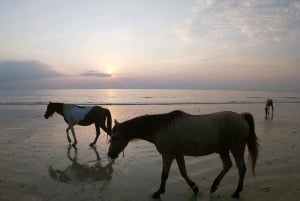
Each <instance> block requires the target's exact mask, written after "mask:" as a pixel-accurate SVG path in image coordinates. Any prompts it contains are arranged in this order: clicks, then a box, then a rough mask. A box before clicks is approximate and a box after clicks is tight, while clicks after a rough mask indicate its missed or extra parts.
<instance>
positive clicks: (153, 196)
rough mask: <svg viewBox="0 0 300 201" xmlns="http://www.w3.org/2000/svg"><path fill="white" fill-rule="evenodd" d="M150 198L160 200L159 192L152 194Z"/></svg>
mask: <svg viewBox="0 0 300 201" xmlns="http://www.w3.org/2000/svg"><path fill="white" fill-rule="evenodd" d="M151 198H153V199H158V198H160V193H159V192H155V193H153V194H152V196H151Z"/></svg>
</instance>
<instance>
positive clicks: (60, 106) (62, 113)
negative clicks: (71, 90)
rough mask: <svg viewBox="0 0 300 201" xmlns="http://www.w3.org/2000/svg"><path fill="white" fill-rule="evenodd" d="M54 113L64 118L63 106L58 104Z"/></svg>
mask: <svg viewBox="0 0 300 201" xmlns="http://www.w3.org/2000/svg"><path fill="white" fill-rule="evenodd" d="M55 112H57V113H58V114H60V115H62V116H65V115H64V104H62V103H61V104H59V105H58V106H57V108H56V110H55Z"/></svg>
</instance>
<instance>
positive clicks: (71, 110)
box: [64, 104, 93, 123]
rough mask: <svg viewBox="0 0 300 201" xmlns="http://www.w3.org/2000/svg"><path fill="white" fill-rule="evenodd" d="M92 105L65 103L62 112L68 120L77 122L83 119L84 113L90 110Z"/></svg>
mask: <svg viewBox="0 0 300 201" xmlns="http://www.w3.org/2000/svg"><path fill="white" fill-rule="evenodd" d="M92 108H93V107H92V106H86V107H81V106H77V105H67V104H66V105H65V106H64V114H65V117H66V118H67V120H68V121H71V122H72V123H78V122H79V121H81V120H83V119H84V118H85V117H86V115H87V114H88V113H89V112H90V111H91V110H92Z"/></svg>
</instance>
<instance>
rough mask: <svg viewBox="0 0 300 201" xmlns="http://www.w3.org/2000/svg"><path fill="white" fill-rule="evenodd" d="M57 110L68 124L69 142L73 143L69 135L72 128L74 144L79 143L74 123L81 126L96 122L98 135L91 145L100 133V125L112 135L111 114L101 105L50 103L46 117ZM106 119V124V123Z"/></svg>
mask: <svg viewBox="0 0 300 201" xmlns="http://www.w3.org/2000/svg"><path fill="white" fill-rule="evenodd" d="M55 112H57V113H58V114H60V115H62V116H63V118H64V120H65V122H66V123H67V124H68V127H67V129H66V133H67V138H68V141H69V143H71V138H70V136H69V130H71V132H72V134H73V138H74V142H73V144H72V145H73V146H75V145H76V144H77V139H76V136H75V131H74V125H76V124H78V125H80V126H88V125H90V124H95V128H96V137H95V139H94V141H93V142H92V143H91V144H90V146H94V145H95V144H96V142H97V140H98V137H99V135H100V127H101V128H102V129H103V130H104V131H105V132H106V133H107V134H108V135H110V132H111V114H110V111H109V110H108V109H106V108H103V107H100V106H87V107H82V106H78V105H73V104H65V103H51V102H50V103H49V104H48V106H47V110H46V112H45V115H44V117H45V119H48V118H49V117H50V116H51V115H53V114H54V113H55ZM105 121H106V125H105Z"/></svg>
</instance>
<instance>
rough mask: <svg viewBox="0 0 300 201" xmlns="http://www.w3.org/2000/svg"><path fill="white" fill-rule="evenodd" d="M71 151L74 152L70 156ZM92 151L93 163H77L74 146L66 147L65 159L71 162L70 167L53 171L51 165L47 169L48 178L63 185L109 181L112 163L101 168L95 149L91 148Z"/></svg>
mask: <svg viewBox="0 0 300 201" xmlns="http://www.w3.org/2000/svg"><path fill="white" fill-rule="evenodd" d="M71 150H74V151H73V152H74V153H73V154H71ZM92 150H93V151H94V152H95V157H96V160H95V162H93V163H87V162H78V161H77V154H78V150H77V148H76V147H74V146H68V148H67V158H68V159H69V160H70V161H71V165H68V166H67V167H66V168H63V169H55V168H54V167H52V165H51V166H49V168H48V172H49V176H50V177H51V178H52V179H53V180H55V181H59V182H64V183H76V182H91V181H110V180H111V179H112V173H113V168H112V164H113V161H111V162H109V163H108V164H107V165H105V166H103V165H102V164H101V158H100V155H99V153H98V151H97V149H96V147H93V148H92Z"/></svg>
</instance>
